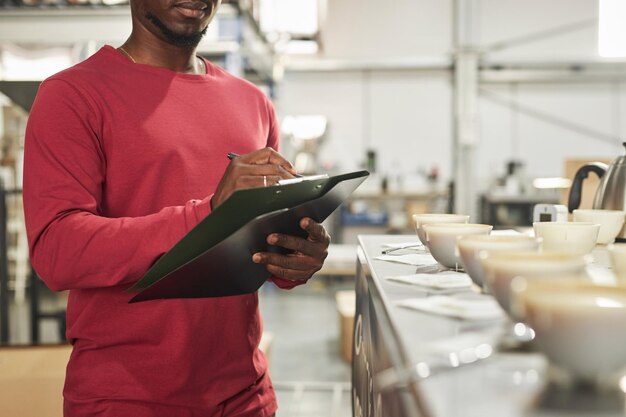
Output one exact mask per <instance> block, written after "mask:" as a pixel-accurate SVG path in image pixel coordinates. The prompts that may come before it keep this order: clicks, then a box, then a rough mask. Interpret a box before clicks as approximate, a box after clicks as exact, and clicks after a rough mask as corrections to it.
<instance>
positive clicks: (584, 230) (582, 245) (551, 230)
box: [533, 222, 600, 254]
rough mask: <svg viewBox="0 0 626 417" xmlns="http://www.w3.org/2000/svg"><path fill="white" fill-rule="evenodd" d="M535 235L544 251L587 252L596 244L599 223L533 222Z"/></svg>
mask: <svg viewBox="0 0 626 417" xmlns="http://www.w3.org/2000/svg"><path fill="white" fill-rule="evenodd" d="M533 229H534V230H535V236H537V237H540V238H542V239H543V244H542V248H543V250H544V251H546V252H568V253H575V254H587V253H589V252H591V250H592V249H593V248H594V246H595V245H596V242H597V240H598V232H599V231H600V225H599V224H598V223H590V222H534V223H533Z"/></svg>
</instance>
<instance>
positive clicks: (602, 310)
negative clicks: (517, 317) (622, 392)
mask: <svg viewBox="0 0 626 417" xmlns="http://www.w3.org/2000/svg"><path fill="white" fill-rule="evenodd" d="M574 278H575V277H572V279H566V280H554V281H549V282H546V281H544V282H528V285H527V286H526V288H525V289H521V290H519V289H518V290H517V291H518V292H516V298H517V299H518V300H519V303H520V304H521V305H522V306H523V314H524V317H523V319H524V321H525V322H526V323H527V324H528V325H529V326H530V327H531V328H532V329H533V330H534V331H535V334H536V336H535V341H534V342H535V343H536V344H537V346H538V348H539V350H541V351H542V352H543V353H545V354H546V356H547V357H548V358H549V359H550V361H551V362H552V363H554V364H555V365H558V366H560V367H561V368H563V369H566V370H567V371H569V372H570V373H571V374H572V375H573V376H574V377H575V378H577V379H581V380H587V381H597V380H598V378H599V377H602V376H609V375H611V374H613V373H617V372H619V371H620V370H623V369H625V368H626V349H625V348H624V346H626V288H624V287H609V286H600V285H594V284H592V283H588V282H582V281H579V280H576V279H574Z"/></svg>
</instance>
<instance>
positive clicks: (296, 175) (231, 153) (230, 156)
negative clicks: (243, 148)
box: [227, 152, 302, 178]
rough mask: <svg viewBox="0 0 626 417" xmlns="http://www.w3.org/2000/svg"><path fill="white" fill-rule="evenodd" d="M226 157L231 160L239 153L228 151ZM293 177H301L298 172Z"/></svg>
mask: <svg viewBox="0 0 626 417" xmlns="http://www.w3.org/2000/svg"><path fill="white" fill-rule="evenodd" d="M227 156H228V159H230V160H231V161H232V160H233V159H235V158H237V157H238V156H239V154H237V153H235V152H228V155H227ZM294 177H296V178H302V175H300V174H294Z"/></svg>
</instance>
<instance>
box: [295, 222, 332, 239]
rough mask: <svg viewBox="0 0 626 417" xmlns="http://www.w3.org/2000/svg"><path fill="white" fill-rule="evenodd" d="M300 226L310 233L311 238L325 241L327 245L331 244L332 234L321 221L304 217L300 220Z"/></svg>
mask: <svg viewBox="0 0 626 417" xmlns="http://www.w3.org/2000/svg"><path fill="white" fill-rule="evenodd" d="M300 227H301V228H302V229H303V230H306V232H307V233H308V234H309V239H310V240H313V241H316V242H321V243H325V244H326V245H328V244H330V235H329V234H328V232H327V231H326V228H325V227H324V226H323V225H322V224H321V223H318V222H316V221H315V220H313V219H310V218H308V217H304V218H302V219H301V220H300Z"/></svg>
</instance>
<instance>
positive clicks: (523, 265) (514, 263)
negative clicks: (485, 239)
mask: <svg viewBox="0 0 626 417" xmlns="http://www.w3.org/2000/svg"><path fill="white" fill-rule="evenodd" d="M588 262H589V260H588V258H587V257H586V256H584V255H580V254H572V253H557V252H532V251H516V252H513V251H508V252H490V253H487V256H486V257H484V258H482V259H481V263H482V267H483V269H484V271H485V275H484V277H485V284H486V285H487V288H488V290H489V292H491V293H492V294H493V296H494V297H495V298H496V301H498V304H500V306H501V307H502V308H503V309H504V311H506V312H507V313H508V314H509V316H510V317H511V318H513V319H514V320H519V317H518V314H517V313H516V312H515V310H514V309H513V308H512V306H511V283H512V282H513V279H515V278H516V277H518V276H522V277H525V278H526V279H533V278H534V277H548V276H558V275H562V274H570V275H574V276H580V277H583V276H585V275H586V274H585V267H586V266H587V263H588Z"/></svg>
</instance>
